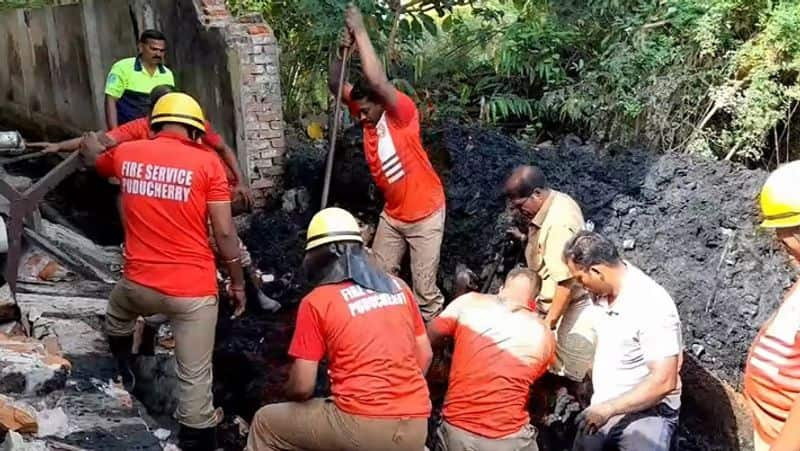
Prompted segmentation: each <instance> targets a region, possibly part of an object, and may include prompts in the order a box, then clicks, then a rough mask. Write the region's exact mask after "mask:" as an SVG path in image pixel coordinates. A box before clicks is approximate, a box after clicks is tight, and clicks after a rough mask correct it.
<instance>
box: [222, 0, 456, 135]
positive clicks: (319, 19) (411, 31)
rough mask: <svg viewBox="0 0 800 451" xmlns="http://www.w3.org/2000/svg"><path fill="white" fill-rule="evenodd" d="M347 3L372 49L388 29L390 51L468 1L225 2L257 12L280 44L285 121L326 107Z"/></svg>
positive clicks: (383, 41) (433, 29) (381, 46)
mask: <svg viewBox="0 0 800 451" xmlns="http://www.w3.org/2000/svg"><path fill="white" fill-rule="evenodd" d="M351 2H352V3H355V4H356V5H357V6H358V7H359V8H360V9H361V11H362V13H363V15H364V21H365V23H366V26H367V28H368V29H369V31H370V33H371V35H372V38H373V42H374V44H375V47H376V49H377V50H378V51H379V52H385V51H386V50H387V49H386V46H387V43H388V41H389V40H390V35H392V30H393V29H396V31H395V35H396V36H397V38H396V39H394V42H393V43H392V45H393V49H392V50H393V51H395V50H400V51H403V50H404V49H407V48H408V46H409V45H411V44H413V43H415V42H418V41H420V40H422V39H425V38H426V37H427V36H429V35H436V34H437V33H438V25H437V23H436V21H435V20H434V17H444V16H445V15H446V14H447V13H448V12H449V11H451V10H452V9H453V8H454V7H456V6H458V5H464V4H468V3H469V0H411V1H405V2H400V1H397V0H386V1H373V0H357V1H352V0H292V1H273V0H228V5H229V7H230V8H231V10H232V11H233V12H234V13H236V14H242V13H249V12H258V13H261V14H262V15H263V16H264V18H265V19H266V20H267V21H268V22H269V23H270V24H271V25H272V26H273V29H274V31H275V34H276V38H277V39H278V43H279V45H280V47H281V67H280V69H281V84H282V89H283V95H284V113H285V115H286V117H287V118H288V119H290V120H291V119H297V118H300V117H302V116H304V115H306V114H313V113H317V112H319V111H323V110H325V109H326V108H327V101H328V92H327V77H328V64H329V61H330V60H329V58H330V55H331V54H332V52H333V51H335V50H336V49H337V44H338V41H339V36H340V33H341V31H342V30H343V28H344V11H345V9H346V7H347V5H348V4H349V3H351ZM395 19H397V21H395Z"/></svg>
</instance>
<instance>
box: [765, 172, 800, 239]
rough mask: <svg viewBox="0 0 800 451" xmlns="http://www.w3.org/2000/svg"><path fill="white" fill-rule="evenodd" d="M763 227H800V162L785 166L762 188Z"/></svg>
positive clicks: (768, 179) (774, 173) (773, 174)
mask: <svg viewBox="0 0 800 451" xmlns="http://www.w3.org/2000/svg"><path fill="white" fill-rule="evenodd" d="M759 200H760V202H761V214H762V215H763V216H764V222H762V223H761V227H765V228H771V229H780V228H786V227H796V226H800V161H793V162H791V163H788V164H785V165H783V166H781V167H779V168H778V169H776V170H775V171H773V172H772V174H770V175H769V177H768V178H767V181H766V182H764V187H763V188H761V196H760V198H759Z"/></svg>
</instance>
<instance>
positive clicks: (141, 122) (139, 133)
mask: <svg viewBox="0 0 800 451" xmlns="http://www.w3.org/2000/svg"><path fill="white" fill-rule="evenodd" d="M106 135H107V136H108V137H109V138H111V139H113V140H114V141H116V143H117V144H122V143H124V142H128V141H137V140H140V139H150V138H151V137H152V136H153V132H152V131H151V130H150V119H149V118H147V117H140V118H139V119H134V120H132V121H130V122H126V123H124V124H122V125H120V126H119V127H116V128H112V129H111V130H109V131H107V132H106ZM200 141H201V142H202V143H203V144H205V145H206V146H208V147H210V148H211V149H215V150H216V149H218V148H219V147H220V146H222V143H223V142H222V136H220V135H219V133H217V132H216V131H215V130H214V127H212V126H211V123H210V122H208V121H206V132H205V133H204V134H203V137H202V138H200ZM220 159H221V157H220ZM223 167H224V168H225V176H226V177H227V178H228V184H229V185H231V186H235V185H236V175H235V174H234V173H233V171H231V169H230V168H229V167H228V166H227V165H223Z"/></svg>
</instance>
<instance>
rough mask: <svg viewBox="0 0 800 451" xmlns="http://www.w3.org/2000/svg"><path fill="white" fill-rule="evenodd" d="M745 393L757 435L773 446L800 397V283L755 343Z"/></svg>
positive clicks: (746, 371) (748, 360)
mask: <svg viewBox="0 0 800 451" xmlns="http://www.w3.org/2000/svg"><path fill="white" fill-rule="evenodd" d="M744 394H745V397H746V398H747V401H748V404H749V405H750V410H751V412H752V415H753V426H754V427H755V430H756V432H757V433H758V435H759V436H761V438H762V439H763V440H764V441H765V442H766V443H767V444H769V445H771V444H772V443H773V442H774V441H775V439H776V438H778V435H780V433H781V430H782V429H783V425H784V424H785V423H786V420H787V419H788V418H789V413H790V412H791V410H792V406H793V405H794V403H795V402H797V400H798V398H799V397H800V283H798V284H796V285H795V287H794V288H792V291H791V292H790V294H789V296H788V297H787V298H786V300H785V301H784V302H783V304H782V305H781V307H780V308H779V309H778V311H777V312H776V313H775V315H774V316H773V317H772V318H771V319H770V320H769V321H767V323H766V324H765V325H764V327H763V328H762V329H761V331H760V332H759V333H758V335H757V336H756V339H755V341H753V345H752V347H751V348H750V353H749V355H748V357H747V366H746V367H745V370H744Z"/></svg>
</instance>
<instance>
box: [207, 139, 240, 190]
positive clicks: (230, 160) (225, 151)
mask: <svg viewBox="0 0 800 451" xmlns="http://www.w3.org/2000/svg"><path fill="white" fill-rule="evenodd" d="M214 150H216V151H217V153H218V154H219V156H220V158H222V161H224V162H225V165H226V166H228V168H230V170H231V172H233V176H234V177H236V183H245V182H246V180H245V178H244V176H243V175H242V171H241V169H239V162H238V161H237V160H236V154H235V153H234V152H233V149H231V148H230V147H228V145H227V144H225V143H222V144H220V145H219V146H217V147H216V148H215V149H214Z"/></svg>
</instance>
